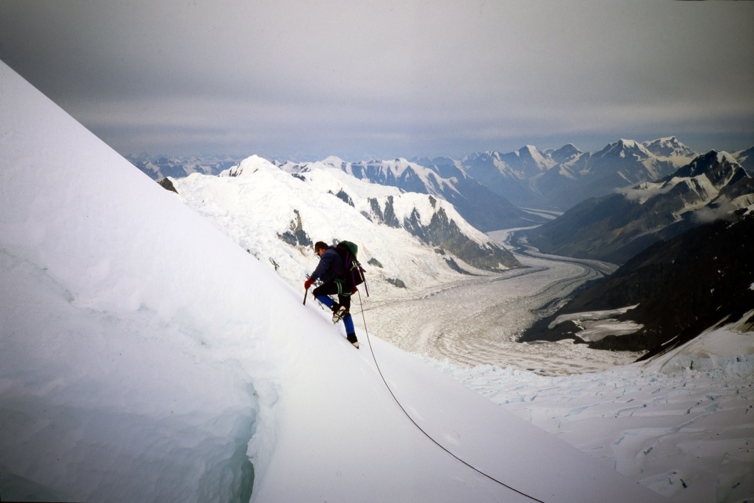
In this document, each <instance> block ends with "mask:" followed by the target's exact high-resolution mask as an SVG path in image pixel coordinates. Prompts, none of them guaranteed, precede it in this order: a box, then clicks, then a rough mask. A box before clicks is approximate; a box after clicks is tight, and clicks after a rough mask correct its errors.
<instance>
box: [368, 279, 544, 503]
mask: <svg viewBox="0 0 754 503" xmlns="http://www.w3.org/2000/svg"><path fill="white" fill-rule="evenodd" d="M359 306H360V307H361V318H362V320H364V332H365V333H366V334H367V342H368V343H369V350H370V351H371V352H372V360H374V365H375V366H376V367H377V372H379V374H380V377H381V378H382V382H383V383H385V387H386V388H387V390H388V391H389V392H390V395H391V396H392V397H393V400H395V403H397V404H398V407H400V408H401V410H402V411H403V413H404V414H405V415H406V417H407V418H408V419H409V421H411V422H412V423H414V426H416V428H417V429H418V430H419V431H421V432H422V433H424V435H425V436H426V437H427V438H428V439H430V440H431V441H432V442H434V443H435V445H437V446H438V447H439V448H440V449H442V450H443V451H445V452H447V453H448V454H450V455H451V456H453V457H454V458H456V459H457V460H458V461H460V462H461V463H463V464H464V465H466V466H468V467H469V468H471V469H472V470H474V471H475V472H477V473H479V474H480V475H483V476H485V477H487V478H488V479H490V480H492V481H493V482H497V483H498V484H500V485H501V486H503V487H505V488H507V489H510V490H511V491H513V492H516V493H518V494H520V495H521V496H525V497H526V498H529V499H530V500H533V501H538V502H539V503H544V501H542V500H539V499H537V498H535V497H533V496H530V495H528V494H526V493H525V492H522V491H519V490H518V489H516V488H514V487H511V486H509V485H508V484H506V483H505V482H501V481H500V480H498V479H496V478H495V477H493V476H491V475H488V474H486V473H484V472H483V471H482V470H480V469H479V468H476V467H475V466H473V465H471V464H469V463H467V462H466V461H464V460H463V459H461V458H459V457H458V456H456V455H455V454H453V453H452V452H450V451H449V450H448V449H447V448H446V447H445V446H443V445H442V444H441V443H440V442H438V441H437V440H435V439H434V438H432V436H431V435H430V434H429V433H427V432H426V431H424V429H423V428H422V427H421V426H419V424H418V423H417V422H416V421H414V418H412V417H411V415H410V414H409V413H408V411H406V409H405V408H404V407H403V405H402V404H401V402H400V401H399V400H398V398H397V397H396V396H395V393H393V390H392V389H391V388H390V385H389V384H388V383H387V380H386V379H385V376H384V375H383V374H382V369H380V364H379V363H377V358H376V357H375V356H374V348H372V340H371V339H370V338H369V330H367V320H366V317H365V316H364V304H363V303H362V301H361V292H359Z"/></svg>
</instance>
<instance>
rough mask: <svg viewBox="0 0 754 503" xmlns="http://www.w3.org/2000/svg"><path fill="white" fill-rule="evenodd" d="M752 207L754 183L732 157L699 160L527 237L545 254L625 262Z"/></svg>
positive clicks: (589, 203)
mask: <svg viewBox="0 0 754 503" xmlns="http://www.w3.org/2000/svg"><path fill="white" fill-rule="evenodd" d="M751 204H754V179H752V177H751V176H749V175H748V174H747V173H746V171H745V170H744V169H743V167H742V166H741V165H740V164H738V162H736V160H735V159H734V158H733V157H732V156H731V155H730V154H725V153H718V152H715V151H711V152H708V153H707V154H704V155H700V156H698V157H696V158H695V159H694V160H693V161H692V162H691V163H689V164H687V165H686V166H684V167H681V168H679V169H677V170H676V171H675V172H674V173H673V174H672V175H669V176H667V177H665V178H663V179H661V180H658V181H657V182H642V183H639V184H636V185H634V186H632V187H630V188H623V189H620V190H618V191H617V192H615V193H613V194H610V195H607V196H603V197H599V198H592V199H588V200H586V201H584V202H582V203H580V204H578V205H576V206H575V207H573V208H571V209H570V210H568V211H566V212H565V213H564V214H563V215H562V216H560V217H559V218H557V219H555V220H553V221H551V222H548V223H547V224H545V225H543V226H541V227H538V228H536V229H532V230H529V231H526V232H524V235H525V236H526V237H527V239H528V240H529V243H530V244H532V245H534V246H536V247H537V248H539V249H540V250H542V251H544V252H547V253H555V254H558V255H567V256H571V257H580V258H591V259H598V260H604V261H608V262H614V263H619V264H620V263H624V262H626V261H627V260H628V259H630V258H631V257H633V256H634V255H636V254H637V253H638V252H640V251H641V250H643V249H645V248H646V247H648V246H649V245H650V244H652V243H654V242H657V241H661V240H668V239H670V238H672V237H674V236H677V235H679V234H681V233H683V232H685V231H687V230H689V229H691V228H693V227H696V226H698V225H700V224H702V223H705V222H709V221H712V220H715V219H717V218H725V217H727V216H728V215H730V213H731V212H732V211H733V210H735V209H738V208H744V207H747V206H749V205H751Z"/></svg>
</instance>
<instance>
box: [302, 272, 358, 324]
mask: <svg viewBox="0 0 754 503" xmlns="http://www.w3.org/2000/svg"><path fill="white" fill-rule="evenodd" d="M312 293H313V294H314V298H315V299H317V300H318V301H320V302H321V303H322V304H324V305H326V306H327V307H329V308H331V309H332V307H333V305H334V304H335V301H334V300H332V299H331V298H330V297H328V295H337V294H338V285H336V284H335V283H332V282H330V283H325V284H324V285H320V286H318V287H317V288H315V289H314V292H312ZM338 300H339V301H340V303H339V305H341V306H345V308H346V309H350V308H351V297H350V296H344V295H338ZM343 325H345V327H346V334H347V335H350V334H355V333H356V331H355V330H354V327H353V320H352V319H351V315H350V314H349V315H348V316H346V317H345V318H343Z"/></svg>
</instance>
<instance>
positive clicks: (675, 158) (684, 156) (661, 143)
mask: <svg viewBox="0 0 754 503" xmlns="http://www.w3.org/2000/svg"><path fill="white" fill-rule="evenodd" d="M642 146H643V147H644V148H646V149H647V150H648V151H649V152H651V153H652V154H653V155H655V156H657V157H659V158H660V159H663V160H668V161H670V162H672V163H673V164H674V165H675V166H676V167H681V166H685V165H686V164H688V163H689V162H691V161H692V160H693V159H694V157H696V155H697V154H696V152H694V151H693V150H692V149H691V148H689V147H687V146H686V145H684V144H683V143H681V142H680V141H678V138H676V137H675V136H669V137H665V138H658V139H656V140H652V141H646V142H644V143H642Z"/></svg>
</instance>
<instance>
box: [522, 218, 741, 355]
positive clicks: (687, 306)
mask: <svg viewBox="0 0 754 503" xmlns="http://www.w3.org/2000/svg"><path fill="white" fill-rule="evenodd" d="M743 213H744V211H743V210H742V211H739V212H738V214H737V215H736V216H735V221H733V222H731V221H728V220H718V221H716V222H713V223H710V224H706V225H702V226H699V227H696V228H694V229H692V230H690V231H688V232H686V233H684V234H681V235H679V236H676V237H675V238H673V239H671V240H669V241H663V242H658V243H655V244H653V245H652V246H650V247H649V248H647V249H646V250H644V251H643V252H641V253H640V254H639V255H637V256H636V257H634V258H632V259H631V260H629V261H628V262H626V264H624V265H623V266H622V267H620V268H619V269H618V270H617V271H616V272H615V273H613V274H612V275H610V276H608V277H607V278H605V279H603V280H601V281H599V282H597V283H596V284H594V285H593V286H591V287H589V288H587V289H586V290H585V291H583V292H582V293H581V294H580V295H578V296H576V297H575V298H574V299H573V300H571V301H570V302H569V303H568V304H566V306H565V307H563V308H562V309H561V310H559V311H558V312H557V313H555V314H554V315H552V316H551V317H548V318H545V319H543V320H540V321H539V322H537V323H536V324H535V325H534V326H533V327H531V328H530V329H529V330H527V331H526V332H525V333H524V335H523V336H522V338H521V341H534V340H559V339H563V338H568V337H570V338H577V337H578V328H577V327H576V326H575V325H574V324H573V323H570V322H566V323H561V324H560V325H558V326H557V327H555V329H553V330H550V329H548V325H550V323H551V322H552V321H553V320H554V319H555V318H556V317H557V316H560V315H562V314H569V313H580V312H587V311H602V310H610V309H618V308H623V307H626V306H632V305H636V304H638V307H636V308H635V309H632V310H630V311H628V312H626V313H624V314H623V315H621V316H620V318H619V321H628V320H630V321H634V322H636V323H638V324H641V325H643V328H642V329H640V330H639V331H637V332H635V333H633V334H629V335H621V336H608V337H605V338H604V339H602V340H599V341H596V342H592V343H589V346H590V347H592V348H595V349H611V350H631V351H649V353H648V355H646V356H645V357H649V356H652V355H654V354H658V353H660V352H663V351H665V350H668V349H670V348H672V347H676V346H678V345H680V344H683V343H685V342H687V341H689V340H691V339H693V338H694V337H696V336H698V335H699V334H700V333H702V332H703V331H704V330H706V329H707V328H709V327H712V326H715V325H716V324H720V323H725V322H734V321H738V320H739V319H741V318H742V317H743V316H744V315H745V314H746V313H749V312H751V311H752V310H754V289H753V288H754V286H752V285H754V241H753V240H752V236H754V214H748V215H744V214H743ZM752 318H754V317H752ZM750 323H754V319H750Z"/></svg>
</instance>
